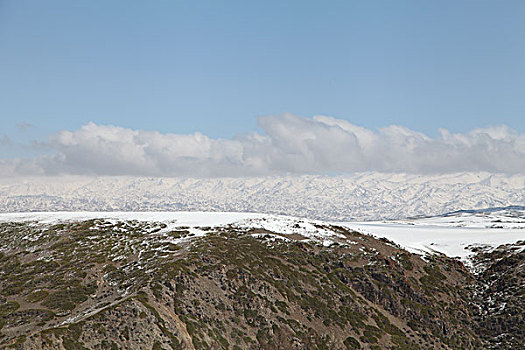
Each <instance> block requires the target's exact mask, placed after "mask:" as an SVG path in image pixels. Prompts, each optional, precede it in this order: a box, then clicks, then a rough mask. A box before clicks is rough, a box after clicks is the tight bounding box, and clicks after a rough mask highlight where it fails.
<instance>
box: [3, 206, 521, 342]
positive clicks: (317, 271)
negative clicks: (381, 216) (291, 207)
mask: <svg viewBox="0 0 525 350" xmlns="http://www.w3.org/2000/svg"><path fill="white" fill-rule="evenodd" d="M68 215H69V216H68ZM96 216H97V215H96V214H86V215H85V216H84V217H83V216H82V214H62V219H67V220H57V218H58V217H60V216H59V215H55V216H54V217H53V216H52V215H50V214H48V219H47V220H46V214H40V215H34V216H31V215H25V216H24V215H22V216H19V217H16V215H11V216H4V217H3V222H1V223H0V276H1V278H0V346H1V347H3V348H5V347H13V348H20V349H459V348H461V349H483V348H497V349H512V348H520V347H523V346H524V345H525V337H524V330H523V328H522V325H523V323H524V319H523V315H524V311H525V310H524V305H523V290H524V289H523V287H524V284H523V255H524V252H523V250H524V249H523V248H524V244H525V242H523V241H522V242H517V243H515V244H509V245H507V246H501V247H499V248H498V249H491V248H488V247H482V246H480V247H478V255H476V256H475V258H474V259H473V260H472V264H473V266H474V267H478V269H477V271H478V272H479V273H478V274H477V275H475V274H473V273H472V272H470V271H469V270H468V269H467V268H465V266H464V265H463V263H462V262H461V261H459V260H457V259H452V258H449V257H446V256H444V255H441V254H434V255H427V256H425V257H424V258H422V256H420V255H415V254H412V253H410V252H408V251H406V250H404V249H402V248H401V247H400V246H398V245H396V244H394V243H393V242H391V241H388V240H387V239H384V238H382V239H376V238H374V237H372V236H369V235H363V234H361V233H358V232H355V231H353V230H351V229H348V228H345V227H343V226H339V225H330V224H326V223H323V222H318V221H306V220H301V219H294V218H284V217H272V216H267V215H256V214H217V213H209V214H206V213H202V214H188V213H178V214H177V215H175V214H172V215H171V216H170V214H166V213H165V214H155V213H151V214H146V213H144V214H121V215H120V217H119V218H118V219H115V218H110V219H108V218H106V219H104V218H94V217H96ZM148 216H149V219H147V217H148ZM137 219H140V220H137Z"/></svg>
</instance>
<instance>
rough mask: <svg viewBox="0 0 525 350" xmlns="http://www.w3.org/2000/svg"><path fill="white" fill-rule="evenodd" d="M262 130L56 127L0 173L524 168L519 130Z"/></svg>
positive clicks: (273, 122) (284, 121)
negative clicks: (233, 133) (234, 133)
mask: <svg viewBox="0 0 525 350" xmlns="http://www.w3.org/2000/svg"><path fill="white" fill-rule="evenodd" d="M258 122H259V126H260V128H261V129H262V131H263V132H262V133H257V132H254V133H252V134H246V135H239V136H238V137H235V138H233V139H212V138H209V137H207V136H206V135H203V134H200V133H195V134H189V135H182V134H163V133H160V132H156V131H143V130H132V129H126V128H121V127H116V126H107V125H96V124H93V123H89V124H86V125H84V126H83V127H82V128H80V129H79V130H74V131H61V132H59V133H57V134H55V135H53V136H52V137H51V138H50V140H49V141H48V142H46V143H45V144H44V145H43V146H45V147H46V148H48V149H51V150H52V151H53V152H52V153H51V154H48V155H45V156H42V157H40V158H35V159H31V160H26V161H21V160H16V161H13V160H10V161H9V160H3V161H0V169H1V170H0V174H4V175H5V174H14V173H23V174H59V173H68V174H98V175H151V176H194V177H215V176H255V175H273V174H282V173H295V174H306V173H308V174H312V173H313V174H315V173H318V174H326V173H351V172H359V171H382V172H407V173H447V172H459V171H489V172H502V173H520V172H521V173H523V172H525V134H519V133H517V132H516V131H514V130H512V129H510V128H508V127H506V126H498V127H490V128H483V129H475V130H472V131H471V132H469V133H464V134H453V133H450V132H449V131H447V130H444V129H442V130H440V135H439V136H438V137H435V138H431V137H429V136H427V135H424V134H422V133H419V132H416V131H413V130H410V129H407V128H405V127H402V126H398V125H392V126H388V127H385V128H382V129H379V130H378V131H377V132H375V131H372V130H368V129H366V128H363V127H360V126H356V125H353V124H352V123H350V122H348V121H346V120H342V119H336V118H332V117H326V116H315V117H313V118H303V117H298V116H294V115H289V114H288V115H283V116H269V117H261V118H259V120H258Z"/></svg>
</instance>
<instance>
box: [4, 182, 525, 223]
mask: <svg viewBox="0 0 525 350" xmlns="http://www.w3.org/2000/svg"><path fill="white" fill-rule="evenodd" d="M523 205H525V174H515V175H504V174H491V173H483V172H480V173H457V174H444V175H413V174H386V173H377V172H369V173H358V174H353V175H347V176H333V177H332V176H281V177H256V178H211V179H194V178H154V177H85V176H63V177H40V178H16V179H1V180H0V212H24V211H195V210H196V211H236V212H259V213H270V214H285V215H292V216H300V217H308V218H316V219H323V220H333V221H347V220H355V219H357V220H378V219H399V218H407V217H417V216H434V215H440V214H442V213H452V212H456V211H459V210H464V209H465V208H468V209H469V210H477V209H483V210H485V209H484V208H496V207H497V208H501V207H506V206H523Z"/></svg>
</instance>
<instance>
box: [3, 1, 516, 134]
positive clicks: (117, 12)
mask: <svg viewBox="0 0 525 350" xmlns="http://www.w3.org/2000/svg"><path fill="white" fill-rule="evenodd" d="M524 14H525V1H496V0H494V1H483V0H475V1H458V0H454V1H304V0H303V1H268V0H267V1H216V0H215V1H129V0H128V1H114V0H113V1H94V0H89V1H78V0H75V1H71V0H63V1H53V0H46V1H40V0H34V1H26V0H11V1H9V0H3V1H2V0H0V118H1V119H0V122H1V125H2V127H1V129H0V136H1V135H8V136H9V137H10V138H11V139H14V140H17V141H24V139H27V140H29V139H30V138H34V137H43V135H47V134H49V133H52V132H54V131H57V130H62V129H69V130H73V129H77V128H78V127H80V126H81V125H83V124H85V123H87V122H89V121H93V122H95V123H100V124H113V125H118V126H123V127H129V128H135V129H147V130H159V131H161V132H176V133H189V132H194V131H200V132H202V133H204V134H206V135H209V136H212V137H226V138H229V137H231V136H233V135H236V134H239V133H243V132H250V131H253V130H254V129H255V127H256V117H257V116H261V115H277V114H282V113H285V112H289V113H293V114H297V115H302V116H312V115H315V114H324V115H330V116H335V117H340V118H344V119H347V120H349V121H351V122H352V123H355V124H358V125H362V126H365V127H367V128H370V129H375V128H377V127H383V126H387V125H390V124H399V125H403V126H406V127H409V128H411V129H414V130H418V131H422V132H425V133H427V134H429V135H434V134H435V133H437V129H438V128H447V129H449V130H451V131H453V132H465V131H468V130H470V129H473V128H476V127H482V126H489V125H499V124H506V125H508V126H510V127H511V128H513V129H515V130H517V131H519V132H524V131H525V21H524V19H523V18H524V17H523V16H524ZM20 123H30V124H33V125H35V126H36V128H30V129H27V130H25V132H22V131H21V128H20V127H18V128H17V124H20ZM27 140H26V141H27Z"/></svg>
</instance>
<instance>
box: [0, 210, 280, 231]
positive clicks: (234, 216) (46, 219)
mask: <svg viewBox="0 0 525 350" xmlns="http://www.w3.org/2000/svg"><path fill="white" fill-rule="evenodd" d="M268 216H271V215H267V214H258V213H236V212H196V211H193V212H185V211H173V212H28V213H0V222H9V221H11V222H24V221H36V222H39V223H43V224H53V223H57V222H61V221H82V220H92V219H108V220H118V221H131V220H137V221H151V222H163V223H169V224H171V225H174V226H191V227H204V226H210V227H213V226H222V225H228V224H233V223H235V222H239V221H243V220H246V219H257V218H262V217H268ZM274 216H275V215H274Z"/></svg>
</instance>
